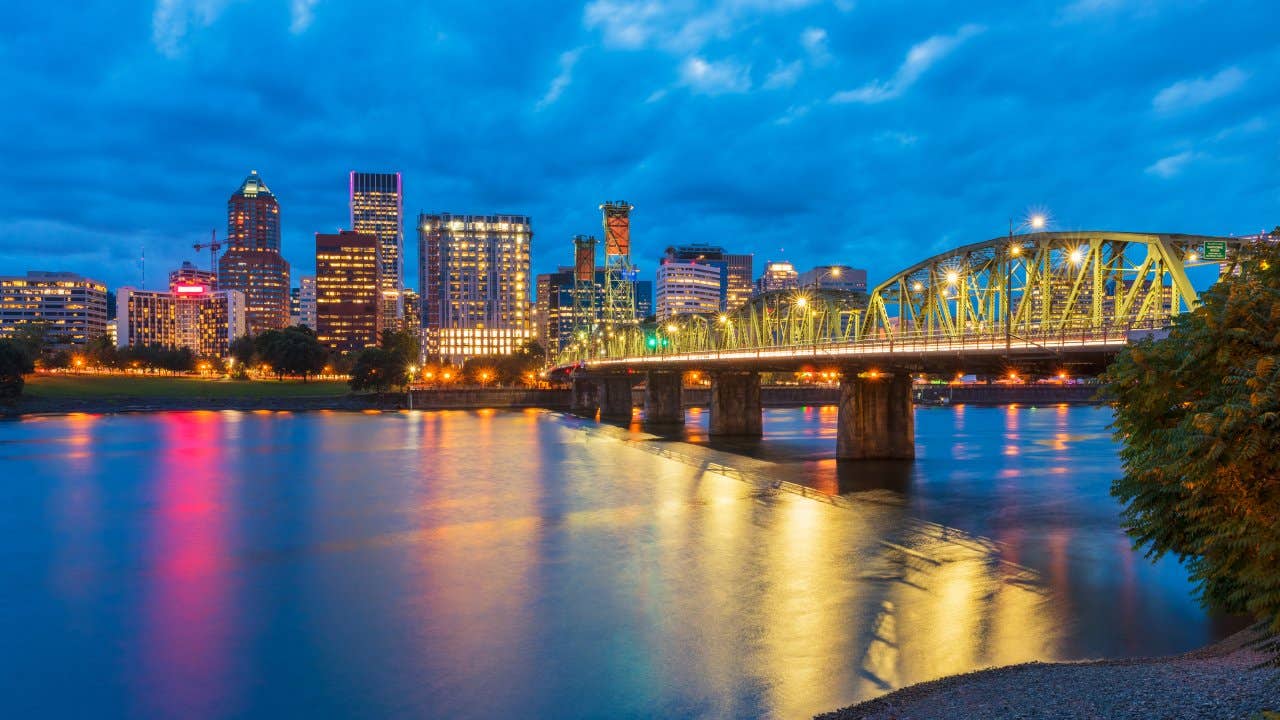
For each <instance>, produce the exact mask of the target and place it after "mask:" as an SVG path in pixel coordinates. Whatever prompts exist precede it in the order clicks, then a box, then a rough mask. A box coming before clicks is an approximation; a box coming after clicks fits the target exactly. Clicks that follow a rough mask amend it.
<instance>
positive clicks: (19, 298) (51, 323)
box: [0, 270, 107, 349]
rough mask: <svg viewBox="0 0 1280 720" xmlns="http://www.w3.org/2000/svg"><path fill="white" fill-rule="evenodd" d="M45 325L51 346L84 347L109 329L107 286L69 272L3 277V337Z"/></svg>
mask: <svg viewBox="0 0 1280 720" xmlns="http://www.w3.org/2000/svg"><path fill="white" fill-rule="evenodd" d="M33 324H38V325H40V326H41V327H43V328H44V332H45V343H46V344H48V345H49V346H50V347H54V348H60V349H71V348H75V347H83V346H84V345H87V344H89V343H90V342H92V341H93V340H95V339H97V338H99V337H102V336H103V335H104V334H106V332H107V286H106V285H103V284H102V283H100V282H98V281H96V280H90V279H89V278H86V277H84V276H82V275H77V274H75V273H68V272H43V271H36V270H33V271H29V272H28V273H27V274H26V275H16V276H9V277H0V338H7V337H13V336H14V334H16V333H17V332H18V331H19V330H20V329H21V328H22V326H23V325H33Z"/></svg>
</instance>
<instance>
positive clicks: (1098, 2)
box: [1058, 0, 1155, 22]
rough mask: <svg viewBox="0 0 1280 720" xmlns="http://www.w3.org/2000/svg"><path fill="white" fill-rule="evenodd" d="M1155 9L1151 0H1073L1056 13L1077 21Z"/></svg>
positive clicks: (1135, 13) (1061, 16) (1147, 11)
mask: <svg viewBox="0 0 1280 720" xmlns="http://www.w3.org/2000/svg"><path fill="white" fill-rule="evenodd" d="M1154 11H1155V3H1153V2H1152V0H1075V2H1072V3H1070V4H1069V5H1067V6H1066V7H1064V8H1062V12H1060V13H1059V14H1058V17H1059V19H1060V20H1063V21H1066V22H1079V21H1084V20H1091V19H1095V18H1099V17H1108V16H1114V15H1118V14H1121V13H1125V14H1131V15H1147V14H1150V13H1152V12H1154Z"/></svg>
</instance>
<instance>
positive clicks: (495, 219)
mask: <svg viewBox="0 0 1280 720" xmlns="http://www.w3.org/2000/svg"><path fill="white" fill-rule="evenodd" d="M532 237H533V231H532V228H531V225H530V220H529V218H528V217H527V216H524V215H453V214H449V213H441V214H435V215H427V214H422V215H419V216H418V255H419V258H420V263H421V264H420V270H419V285H418V287H419V289H420V291H421V292H422V328H423V335H424V337H423V340H424V343H423V344H424V353H425V355H426V356H427V357H428V358H430V359H432V360H435V361H442V362H448V363H455V364H456V363H461V362H464V361H465V360H466V359H467V358H470V357H477V356H486V355H508V354H511V353H513V352H515V350H516V349H518V348H519V347H520V346H521V345H522V344H523V343H524V342H526V341H527V340H529V339H530V338H531V337H533V328H532V318H531V317H530V315H531V313H530V307H529V291H530V289H531V288H530V283H531V281H532V278H531V277H530V276H529V259H530V256H529V245H530V242H531V240H532Z"/></svg>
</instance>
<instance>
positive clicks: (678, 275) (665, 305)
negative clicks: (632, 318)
mask: <svg viewBox="0 0 1280 720" xmlns="http://www.w3.org/2000/svg"><path fill="white" fill-rule="evenodd" d="M724 289H725V268H724V266H723V264H721V263H711V262H705V261H700V260H677V259H675V258H670V257H668V258H663V260H662V264H661V265H659V266H658V282H657V290H658V319H659V320H663V319H666V318H669V317H672V316H675V315H699V314H709V313H717V312H719V311H720V310H721V309H722V308H723V307H724Z"/></svg>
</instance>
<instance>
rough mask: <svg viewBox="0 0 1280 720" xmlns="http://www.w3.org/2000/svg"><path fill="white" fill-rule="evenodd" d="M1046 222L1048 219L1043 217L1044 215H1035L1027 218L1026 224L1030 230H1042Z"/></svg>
mask: <svg viewBox="0 0 1280 720" xmlns="http://www.w3.org/2000/svg"><path fill="white" fill-rule="evenodd" d="M1048 222H1049V219H1048V218H1046V217H1045V216H1044V213H1036V214H1034V215H1032V216H1031V217H1029V218H1027V224H1028V225H1030V226H1031V229H1032V230H1043V229H1044V226H1045V225H1046V224H1048Z"/></svg>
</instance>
